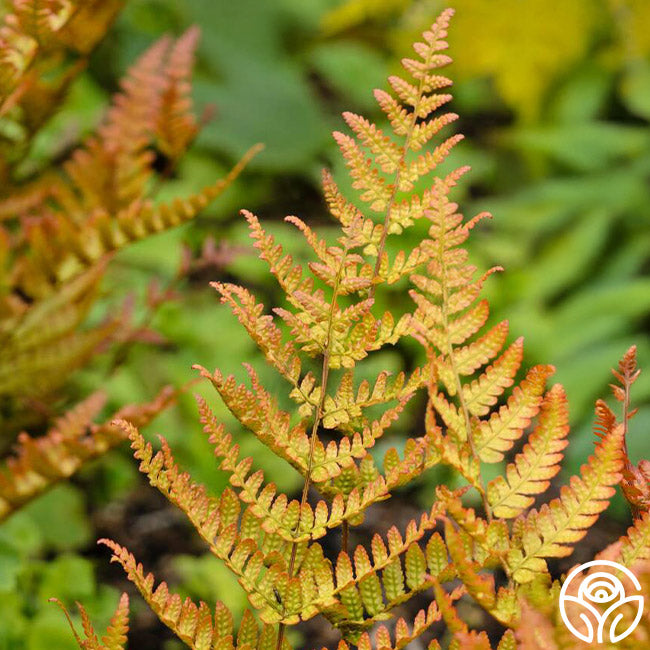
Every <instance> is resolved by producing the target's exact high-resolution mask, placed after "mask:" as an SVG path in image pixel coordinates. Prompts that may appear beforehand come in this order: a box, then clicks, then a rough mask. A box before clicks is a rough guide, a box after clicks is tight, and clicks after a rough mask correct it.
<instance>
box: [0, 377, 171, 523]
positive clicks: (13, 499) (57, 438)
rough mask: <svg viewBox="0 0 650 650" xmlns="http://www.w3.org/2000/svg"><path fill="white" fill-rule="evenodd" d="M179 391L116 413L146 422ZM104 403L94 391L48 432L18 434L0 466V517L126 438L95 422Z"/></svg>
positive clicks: (166, 391)
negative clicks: (36, 434)
mask: <svg viewBox="0 0 650 650" xmlns="http://www.w3.org/2000/svg"><path fill="white" fill-rule="evenodd" d="M177 395H178V392H177V391H174V390H172V389H171V388H169V387H167V388H165V389H163V390H162V391H161V392H160V393H159V394H158V396H157V397H156V398H155V399H154V400H152V401H151V402H149V403H146V404H139V405H131V406H127V407H125V408H123V409H121V410H120V411H118V412H117V413H116V414H115V415H114V417H117V418H123V419H128V420H129V421H130V422H132V423H133V424H135V425H137V426H146V425H147V424H148V423H149V422H150V421H151V420H153V419H154V418H155V417H156V416H157V415H158V414H159V413H160V412H161V411H163V410H164V409H165V408H167V407H168V406H169V405H170V404H171V403H172V402H173V401H174V400H175V399H176V397H177ZM103 404H104V398H103V396H102V395H101V394H99V393H97V394H95V395H93V396H92V397H90V398H88V399H87V400H86V401H84V402H82V403H81V404H79V405H78V406H76V407H75V408H74V409H72V410H71V411H70V412H68V413H67V414H66V415H64V416H63V417H61V418H59V419H58V420H57V422H56V423H55V424H54V426H53V427H52V428H51V429H50V430H49V431H48V432H47V434H46V435H44V436H42V437H39V438H32V437H31V436H29V435H28V434H26V433H22V434H21V435H20V436H19V437H18V443H17V446H16V450H15V452H14V454H13V456H12V457H10V458H9V459H8V460H7V461H6V462H5V463H4V466H2V467H0V520H2V519H5V518H6V517H8V516H9V515H11V514H12V513H13V512H14V511H15V510H17V509H18V508H20V507H21V506H23V505H25V504H26V503H28V502H29V501H31V500H32V499H34V498H36V497H37V496H38V495H39V494H42V493H43V492H44V491H45V490H47V489H49V488H51V487H52V486H53V485H55V484H56V483H58V482H59V481H62V480H64V479H66V478H69V477H70V476H72V475H73V474H74V473H75V472H77V471H78V470H79V468H80V467H81V466H82V465H84V464H86V463H88V462H89V461H90V460H92V459H94V458H97V457H99V456H101V455H103V454H105V453H106V452H107V451H108V450H109V449H112V448H113V447H115V446H117V445H118V444H120V443H121V442H123V441H124V439H125V436H124V433H123V431H122V430H121V429H120V428H119V427H116V426H113V425H111V424H109V423H106V424H99V425H97V424H93V422H92V421H93V419H94V417H95V416H96V415H97V414H98V413H99V411H100V410H101V408H102V406H103ZM110 421H111V420H109V421H108V422H110Z"/></svg>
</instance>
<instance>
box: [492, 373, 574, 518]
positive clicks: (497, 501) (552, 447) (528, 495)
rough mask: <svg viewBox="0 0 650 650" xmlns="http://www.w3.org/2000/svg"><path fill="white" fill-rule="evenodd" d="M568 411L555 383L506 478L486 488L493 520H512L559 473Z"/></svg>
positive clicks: (560, 388)
mask: <svg viewBox="0 0 650 650" xmlns="http://www.w3.org/2000/svg"><path fill="white" fill-rule="evenodd" d="M568 433H569V412H568V406H567V400H566V395H565V393H564V389H563V388H562V387H561V386H560V385H559V384H557V385H556V386H554V387H553V388H552V389H551V390H550V391H549V392H548V393H547V394H546V396H545V397H544V401H543V402H542V412H541V415H540V418H539V422H538V424H537V427H536V428H535V430H534V431H533V433H532V434H531V435H530V437H529V438H528V441H527V443H526V445H525V446H524V448H523V450H522V451H521V452H520V453H518V454H517V455H516V456H515V458H514V460H513V462H511V463H508V465H507V466H506V475H505V477H503V476H499V477H497V478H496V479H494V480H493V481H491V482H490V483H489V485H488V500H489V502H490V505H491V506H492V508H493V512H494V515H495V516H496V517H503V518H505V519H512V518H514V517H517V516H518V515H519V514H521V512H523V511H524V510H525V509H526V508H528V507H530V506H531V505H532V503H533V502H534V495H537V494H541V493H542V492H544V491H545V490H546V489H547V488H548V486H549V485H550V481H551V479H552V478H553V477H554V476H556V475H557V473H558V472H559V471H560V462H561V460H562V457H563V453H562V451H563V449H564V448H565V447H566V446H567V444H568V442H567V440H566V436H567V435H568Z"/></svg>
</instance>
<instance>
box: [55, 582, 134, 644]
mask: <svg viewBox="0 0 650 650" xmlns="http://www.w3.org/2000/svg"><path fill="white" fill-rule="evenodd" d="M50 602H53V603H56V604H57V605H58V606H59V607H60V608H61V609H62V610H63V613H64V614H65V617H66V618H67V619H68V623H69V624H70V629H71V630H72V633H73V634H74V637H75V640H76V641H77V644H78V645H79V647H80V648H81V649H82V650H124V648H126V640H127V639H126V635H127V633H128V631H129V597H128V595H127V594H125V593H123V594H122V596H121V597H120V601H119V603H118V604H117V608H116V609H115V613H114V614H113V617H112V618H111V622H110V624H109V626H108V628H107V629H106V634H104V635H103V636H102V638H101V642H100V640H99V639H98V638H97V634H96V632H95V629H94V628H93V625H92V623H91V622H90V617H89V616H88V612H87V611H86V609H85V608H84V607H83V605H80V604H79V603H77V607H78V608H79V613H80V614H81V622H82V625H83V631H84V636H85V638H84V639H82V638H81V637H80V636H79V634H78V633H77V631H76V630H75V627H74V624H73V623H72V619H71V618H70V614H69V613H68V610H67V609H66V608H65V606H64V605H63V603H62V602H61V601H60V600H58V599H56V598H51V599H50Z"/></svg>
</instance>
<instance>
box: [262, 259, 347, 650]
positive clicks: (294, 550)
mask: <svg viewBox="0 0 650 650" xmlns="http://www.w3.org/2000/svg"><path fill="white" fill-rule="evenodd" d="M347 253H348V249H347V247H346V248H344V249H343V255H342V256H341V264H340V266H339V269H338V273H337V274H336V279H335V281H334V286H333V288H332V302H331V304H330V310H329V314H328V318H327V338H326V339H325V349H324V350H323V369H322V372H321V382H320V385H321V394H320V399H319V400H318V406H317V407H316V413H315V415H314V423H313V426H312V429H311V434H310V437H309V458H308V460H307V472H306V476H305V484H304V486H303V488H302V496H301V499H300V511H301V512H302V509H303V508H304V507H305V505H306V503H307V497H308V495H309V488H310V487H311V484H312V480H311V473H312V469H313V466H314V450H315V448H316V440H317V439H318V427H319V426H320V423H321V420H322V419H323V410H324V408H325V397H326V394H327V382H328V381H329V372H330V357H331V355H332V328H333V322H334V312H335V311H336V301H337V298H338V292H339V284H340V282H341V274H342V273H343V267H344V264H345V259H346V257H347ZM345 523H346V522H344V525H345ZM299 525H300V522H298V524H297V525H296V531H297V528H298V526H299ZM297 555H298V543H297V542H293V543H292V545H291V557H290V558H289V569H288V573H289V575H290V576H293V573H294V571H295V568H296V557H297ZM285 627H286V626H285V624H284V623H280V624H279V625H278V640H277V643H276V646H275V647H276V650H281V648H282V644H283V642H284V635H285Z"/></svg>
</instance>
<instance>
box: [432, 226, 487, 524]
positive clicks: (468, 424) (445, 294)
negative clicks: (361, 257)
mask: <svg viewBox="0 0 650 650" xmlns="http://www.w3.org/2000/svg"><path fill="white" fill-rule="evenodd" d="M439 259H441V260H443V259H444V246H443V243H442V238H440V250H439ZM440 284H441V286H442V305H441V312H442V322H443V326H444V328H445V334H446V338H447V356H448V357H449V362H450V364H451V370H452V373H453V375H454V380H455V382H456V393H457V395H458V401H459V402H460V407H461V410H462V411H463V419H464V420H465V430H466V432H467V442H468V443H469V448H470V451H471V452H472V457H473V458H475V459H476V462H477V463H478V487H479V490H478V491H479V493H480V495H481V501H482V502H483V510H484V511H485V516H486V518H487V520H488V522H491V521H492V508H491V507H490V502H489V501H488V498H487V491H486V489H485V486H484V485H483V479H482V477H481V459H480V457H479V454H478V452H477V450H476V445H475V443H474V436H473V435H472V420H471V418H470V415H469V409H468V407H467V403H466V402H465V398H464V396H463V385H462V382H461V380H460V374H459V373H458V367H457V365H456V358H455V355H454V346H453V343H452V342H451V339H450V337H449V335H448V333H449V315H448V313H447V304H448V300H449V289H448V287H447V274H446V268H445V267H444V265H443V273H442V274H441V277H440Z"/></svg>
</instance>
